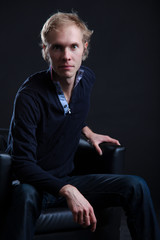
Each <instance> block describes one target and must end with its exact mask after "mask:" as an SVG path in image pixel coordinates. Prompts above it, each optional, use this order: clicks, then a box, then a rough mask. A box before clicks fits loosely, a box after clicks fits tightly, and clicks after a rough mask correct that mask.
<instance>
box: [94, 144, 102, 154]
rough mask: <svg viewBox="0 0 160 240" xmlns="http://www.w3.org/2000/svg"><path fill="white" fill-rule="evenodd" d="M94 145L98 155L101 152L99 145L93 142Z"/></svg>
mask: <svg viewBox="0 0 160 240" xmlns="http://www.w3.org/2000/svg"><path fill="white" fill-rule="evenodd" d="M94 147H95V149H96V151H97V152H98V154H99V155H102V154H103V153H102V150H101V148H100V147H99V145H97V144H95V145H94Z"/></svg>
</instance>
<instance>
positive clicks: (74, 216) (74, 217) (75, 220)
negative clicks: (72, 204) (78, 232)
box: [73, 212, 78, 223]
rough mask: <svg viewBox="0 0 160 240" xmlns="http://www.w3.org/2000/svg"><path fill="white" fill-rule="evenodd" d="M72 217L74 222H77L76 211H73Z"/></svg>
mask: <svg viewBox="0 0 160 240" xmlns="http://www.w3.org/2000/svg"><path fill="white" fill-rule="evenodd" d="M73 219H74V222H76V223H78V214H77V213H76V212H73Z"/></svg>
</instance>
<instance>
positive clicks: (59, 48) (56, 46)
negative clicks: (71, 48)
mask: <svg viewBox="0 0 160 240" xmlns="http://www.w3.org/2000/svg"><path fill="white" fill-rule="evenodd" d="M61 49H62V47H61V46H60V45H54V46H53V50H61Z"/></svg>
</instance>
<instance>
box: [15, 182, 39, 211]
mask: <svg viewBox="0 0 160 240" xmlns="http://www.w3.org/2000/svg"><path fill="white" fill-rule="evenodd" d="M13 197H14V201H16V202H17V203H18V205H19V208H24V209H28V210H35V211H36V212H39V208H40V206H41V201H42V198H41V194H40V193H39V192H38V191H37V190H36V189H35V187H33V186H32V185H29V184H19V185H17V186H16V187H14V190H13Z"/></svg>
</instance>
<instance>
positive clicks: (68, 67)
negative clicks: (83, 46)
mask: <svg viewBox="0 0 160 240" xmlns="http://www.w3.org/2000/svg"><path fill="white" fill-rule="evenodd" d="M73 67H74V66H73V65H61V66H59V68H60V69H66V70H70V69H72V68H73Z"/></svg>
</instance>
